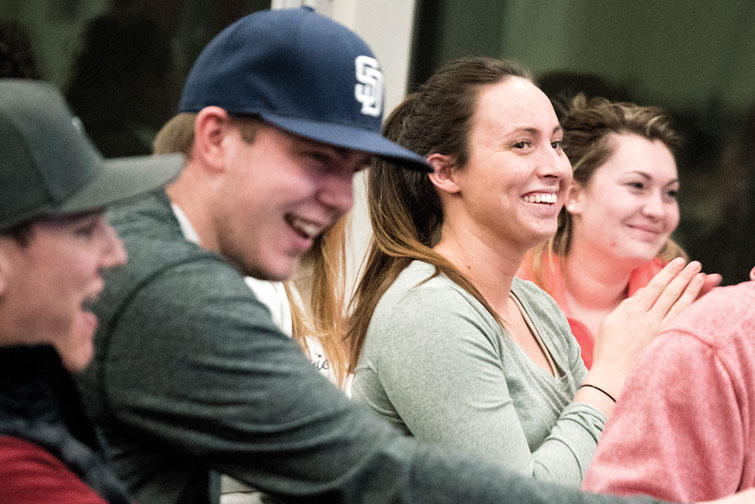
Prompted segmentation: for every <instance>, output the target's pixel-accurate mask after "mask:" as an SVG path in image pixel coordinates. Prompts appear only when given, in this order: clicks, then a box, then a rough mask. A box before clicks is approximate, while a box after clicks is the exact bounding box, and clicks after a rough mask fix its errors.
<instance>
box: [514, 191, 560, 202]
mask: <svg viewBox="0 0 755 504" xmlns="http://www.w3.org/2000/svg"><path fill="white" fill-rule="evenodd" d="M522 199H523V200H524V201H526V202H528V203H555V202H556V199H557V198H556V195H555V194H554V193H540V194H533V195H530V196H523V197H522Z"/></svg>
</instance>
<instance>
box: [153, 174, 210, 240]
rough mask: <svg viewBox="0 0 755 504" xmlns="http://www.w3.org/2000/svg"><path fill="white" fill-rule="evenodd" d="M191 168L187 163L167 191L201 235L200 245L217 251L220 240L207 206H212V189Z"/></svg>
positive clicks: (171, 199) (172, 200)
mask: <svg viewBox="0 0 755 504" xmlns="http://www.w3.org/2000/svg"><path fill="white" fill-rule="evenodd" d="M189 168H190V167H189V166H188V165H187V166H186V167H185V168H184V169H183V170H182V171H181V175H180V176H179V178H178V180H176V181H175V182H173V183H172V184H170V185H169V186H167V187H166V189H165V192H166V194H167V195H168V198H170V201H171V203H174V204H176V205H178V206H179V207H180V208H181V211H182V212H183V213H184V215H185V216H186V218H187V219H188V220H189V222H190V223H191V227H192V228H193V229H194V231H195V232H196V233H197V236H199V245H200V246H201V247H202V248H204V249H207V250H214V251H217V250H218V241H217V238H216V236H215V233H214V231H213V229H214V226H213V223H212V214H211V212H208V211H207V208H211V205H210V204H209V200H208V195H209V194H211V191H210V190H209V188H208V187H206V184H204V183H203V182H202V181H200V180H197V175H196V173H195V170H191V169H189ZM203 186H204V188H203ZM202 188H203V189H202Z"/></svg>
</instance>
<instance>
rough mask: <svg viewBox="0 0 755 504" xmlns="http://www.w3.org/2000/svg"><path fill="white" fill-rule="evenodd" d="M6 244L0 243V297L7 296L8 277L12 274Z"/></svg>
mask: <svg viewBox="0 0 755 504" xmlns="http://www.w3.org/2000/svg"><path fill="white" fill-rule="evenodd" d="M8 239H10V238H8ZM4 245H5V243H0V299H2V298H3V297H4V296H5V293H6V291H7V290H8V277H9V275H10V263H9V261H8V257H7V256H6V253H7V251H6V250H5V248H4Z"/></svg>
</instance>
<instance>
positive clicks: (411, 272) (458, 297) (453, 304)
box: [373, 261, 495, 323]
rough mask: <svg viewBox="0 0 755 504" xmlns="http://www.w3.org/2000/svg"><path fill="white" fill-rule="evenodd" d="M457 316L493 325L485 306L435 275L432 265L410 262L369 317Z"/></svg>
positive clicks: (394, 318) (446, 278)
mask: <svg viewBox="0 0 755 504" xmlns="http://www.w3.org/2000/svg"><path fill="white" fill-rule="evenodd" d="M459 313H475V314H477V315H478V316H482V317H485V318H490V319H491V320H492V321H493V322H494V323H495V321H494V319H493V317H492V316H491V315H490V314H489V313H488V311H487V310H486V309H485V307H484V306H483V305H482V304H480V303H479V302H478V301H477V300H476V299H475V298H474V296H472V295H471V294H470V293H468V292H467V291H466V290H464V288H462V287H461V286H460V285H458V284H456V283H454V282H453V281H452V280H450V279H449V278H448V277H446V276H445V275H443V274H440V273H437V274H436V269H435V266H433V265H432V264H429V263H425V262H421V261H414V262H412V263H411V264H409V266H407V267H406V268H405V269H404V271H402V272H401V274H400V275H399V276H398V277H397V278H396V281H395V282H393V284H392V285H391V286H390V287H389V288H388V289H387V290H386V292H385V294H383V297H382V298H380V301H379V302H378V305H377V308H376V309H375V315H373V318H374V317H375V316H377V317H378V318H380V317H385V316H389V317H390V319H391V320H392V321H397V320H404V318H406V319H409V320H415V319H418V318H423V319H425V318H427V317H428V316H432V317H438V316H440V317H443V316H445V315H453V314H459Z"/></svg>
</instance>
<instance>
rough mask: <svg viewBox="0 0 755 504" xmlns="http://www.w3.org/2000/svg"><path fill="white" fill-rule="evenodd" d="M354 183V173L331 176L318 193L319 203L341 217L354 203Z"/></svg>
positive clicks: (333, 174) (347, 172) (332, 174)
mask: <svg viewBox="0 0 755 504" xmlns="http://www.w3.org/2000/svg"><path fill="white" fill-rule="evenodd" d="M353 181H354V172H353V171H344V172H340V173H331V174H329V175H328V176H327V177H326V178H325V180H324V181H323V184H322V186H321V187H320V190H319V191H318V192H317V201H318V202H319V203H320V204H322V205H323V206H325V207H327V208H328V210H330V211H332V212H333V213H334V214H336V216H337V217H341V216H342V215H344V214H345V213H346V212H348V211H349V210H350V209H351V206H352V204H353V202H354V194H353Z"/></svg>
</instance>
